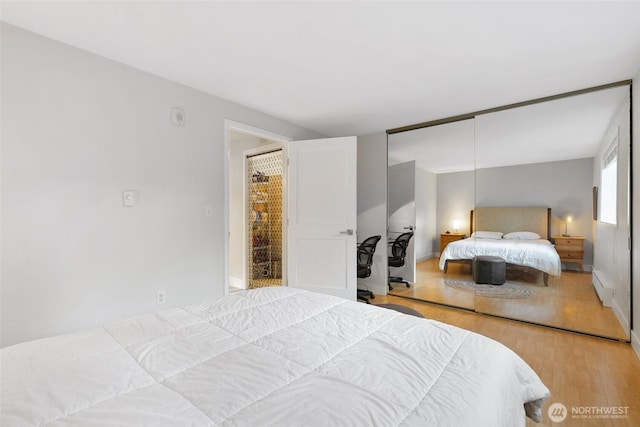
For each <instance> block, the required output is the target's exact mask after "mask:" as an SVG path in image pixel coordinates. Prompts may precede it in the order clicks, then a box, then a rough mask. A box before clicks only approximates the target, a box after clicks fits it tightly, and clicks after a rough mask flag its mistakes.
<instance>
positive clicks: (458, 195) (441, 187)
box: [436, 171, 475, 252]
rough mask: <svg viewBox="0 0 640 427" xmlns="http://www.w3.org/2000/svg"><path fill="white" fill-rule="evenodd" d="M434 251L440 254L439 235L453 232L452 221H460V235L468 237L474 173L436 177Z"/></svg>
mask: <svg viewBox="0 0 640 427" xmlns="http://www.w3.org/2000/svg"><path fill="white" fill-rule="evenodd" d="M437 185H438V188H437V194H438V198H437V200H436V209H437V212H438V217H437V224H436V229H437V233H438V239H437V242H436V250H437V251H438V252H440V234H441V233H445V232H447V231H450V232H453V231H454V230H453V221H454V220H458V221H460V230H458V231H459V232H460V233H465V234H466V235H467V236H468V235H469V229H470V228H469V226H470V224H469V212H471V210H472V209H473V207H474V206H475V172H474V171H466V172H452V173H441V174H438V175H437Z"/></svg>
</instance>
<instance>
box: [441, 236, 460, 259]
mask: <svg viewBox="0 0 640 427" xmlns="http://www.w3.org/2000/svg"><path fill="white" fill-rule="evenodd" d="M462 239H464V234H462V233H449V234H447V233H442V234H440V254H441V255H442V252H444V248H446V247H447V245H448V244H449V243H451V242H455V241H456V240H462Z"/></svg>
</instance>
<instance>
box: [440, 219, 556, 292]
mask: <svg viewBox="0 0 640 427" xmlns="http://www.w3.org/2000/svg"><path fill="white" fill-rule="evenodd" d="M469 224H470V225H471V230H470V231H471V237H470V238H467V239H463V240H459V241H456V242H452V243H449V244H448V245H447V247H446V248H445V250H444V251H443V252H442V253H441V254H440V264H439V266H440V269H441V270H443V271H444V272H445V273H446V272H447V270H448V263H449V262H451V261H453V262H456V261H463V260H464V261H471V260H472V259H473V258H474V257H475V256H477V255H491V256H498V257H500V258H503V259H504V260H505V261H506V262H507V264H513V265H518V266H522V267H530V268H534V269H536V270H539V271H541V272H542V274H543V281H544V284H545V285H548V284H549V275H551V276H560V275H561V273H562V263H561V261H560V256H559V255H558V252H557V251H556V250H555V247H554V246H553V245H552V244H551V242H550V240H549V239H550V237H551V209H550V208H545V207H486V208H476V209H474V210H472V211H471V215H470V218H469ZM474 231H476V232H477V233H488V234H490V233H491V232H495V233H499V234H500V235H507V234H510V233H513V234H521V233H522V234H524V233H526V234H534V235H537V238H536V239H535V240H519V239H516V240H508V239H503V238H498V239H484V238H474V234H473V233H474Z"/></svg>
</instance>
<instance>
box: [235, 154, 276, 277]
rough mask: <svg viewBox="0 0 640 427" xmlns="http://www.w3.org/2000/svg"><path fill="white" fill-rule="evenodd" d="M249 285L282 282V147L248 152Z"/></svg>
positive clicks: (247, 234)
mask: <svg viewBox="0 0 640 427" xmlns="http://www.w3.org/2000/svg"><path fill="white" fill-rule="evenodd" d="M245 170H246V171H247V175H246V179H245V182H246V195H247V198H246V210H245V211H246V212H247V217H246V218H245V220H246V227H247V232H246V236H247V241H246V244H247V266H246V272H247V273H246V277H247V289H255V288H262V287H265V286H282V284H283V277H282V276H283V267H282V260H283V258H284V257H283V247H284V240H283V236H284V232H283V221H282V219H283V209H284V204H283V197H282V196H283V174H284V158H283V153H282V148H280V149H277V150H273V151H269V152H265V153H259V154H246V168H245Z"/></svg>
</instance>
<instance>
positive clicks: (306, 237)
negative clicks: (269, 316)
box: [287, 136, 357, 300]
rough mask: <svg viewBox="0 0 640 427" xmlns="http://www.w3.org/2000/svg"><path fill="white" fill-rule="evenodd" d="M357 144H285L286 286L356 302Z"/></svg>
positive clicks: (351, 140)
mask: <svg viewBox="0 0 640 427" xmlns="http://www.w3.org/2000/svg"><path fill="white" fill-rule="evenodd" d="M356 144H357V138H356V137H355V136H354V137H343V138H330V139H316V140H308V141H292V142H289V144H288V150H287V151H288V153H287V155H288V158H289V171H288V184H289V185H288V203H289V232H288V249H287V250H288V263H287V268H288V272H289V274H288V285H289V286H293V287H297V288H303V289H307V290H310V291H315V292H323V293H326V294H331V295H335V296H340V297H343V298H348V299H353V300H355V299H356V222H357V200H356V199H357V193H356V190H357V188H356V154H357V151H356V150H357V145H356Z"/></svg>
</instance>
